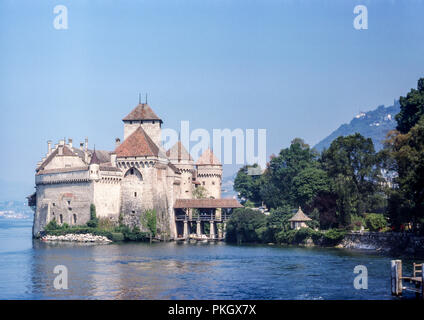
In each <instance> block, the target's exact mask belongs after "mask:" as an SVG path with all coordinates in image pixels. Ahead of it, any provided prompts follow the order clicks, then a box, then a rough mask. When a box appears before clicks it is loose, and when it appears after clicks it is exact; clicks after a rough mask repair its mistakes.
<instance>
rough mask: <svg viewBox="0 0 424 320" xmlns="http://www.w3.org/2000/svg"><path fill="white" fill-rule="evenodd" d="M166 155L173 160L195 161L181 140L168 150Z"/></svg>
mask: <svg viewBox="0 0 424 320" xmlns="http://www.w3.org/2000/svg"><path fill="white" fill-rule="evenodd" d="M166 156H167V157H168V158H169V159H171V160H188V161H193V159H192V157H191V155H190V153H189V152H188V151H187V149H186V148H185V147H184V145H183V144H182V142H181V141H178V142H177V143H176V144H174V146H173V147H172V148H170V149H169V150H168V151H166Z"/></svg>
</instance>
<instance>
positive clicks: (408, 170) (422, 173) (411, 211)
mask: <svg viewBox="0 0 424 320" xmlns="http://www.w3.org/2000/svg"><path fill="white" fill-rule="evenodd" d="M386 147H387V148H386V149H385V152H386V155H388V157H389V161H387V162H386V165H387V167H386V168H388V170H390V171H391V172H396V175H395V177H394V179H393V182H394V184H393V188H392V190H390V192H389V208H388V211H389V214H390V218H391V222H392V224H394V225H395V226H399V225H400V224H402V223H405V222H412V223H413V225H414V227H415V229H417V227H418V226H419V225H423V223H424V116H421V118H420V120H419V121H418V122H417V124H415V126H413V127H412V128H411V130H409V132H408V133H406V134H402V133H400V132H396V131H395V132H392V133H391V135H390V137H389V139H388V140H387V142H386ZM421 232H424V230H421Z"/></svg>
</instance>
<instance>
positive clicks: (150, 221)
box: [140, 209, 157, 237]
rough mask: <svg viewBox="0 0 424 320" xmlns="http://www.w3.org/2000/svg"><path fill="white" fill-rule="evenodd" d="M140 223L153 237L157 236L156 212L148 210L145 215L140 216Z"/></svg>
mask: <svg viewBox="0 0 424 320" xmlns="http://www.w3.org/2000/svg"><path fill="white" fill-rule="evenodd" d="M140 222H141V225H142V226H143V228H145V229H146V230H148V232H149V233H150V235H151V237H154V236H156V232H157V228H156V223H157V222H156V210H153V209H152V210H146V211H145V212H144V214H142V215H141V216H140Z"/></svg>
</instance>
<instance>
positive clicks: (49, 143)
mask: <svg viewBox="0 0 424 320" xmlns="http://www.w3.org/2000/svg"><path fill="white" fill-rule="evenodd" d="M51 153H52V142H51V140H49V141H47V155H50V154H51Z"/></svg>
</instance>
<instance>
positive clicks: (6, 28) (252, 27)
mask: <svg viewBox="0 0 424 320" xmlns="http://www.w3.org/2000/svg"><path fill="white" fill-rule="evenodd" d="M117 3H119V5H117ZM59 4H61V5H65V6H67V8H68V23H69V29H68V30H56V29H54V28H53V19H54V13H53V8H54V7H55V6H56V5H59ZM358 4H363V5H366V6H367V8H368V18H369V22H368V30H361V31H358V30H355V29H354V28H353V19H354V17H355V15H354V14H353V8H354V7H355V6H356V5H358ZM423 39H424V1H412V0H411V1H383V0H380V1H378V0H377V1H337V0H333V1H318V0H316V1H312V0H310V1H301V0H299V1H295V0H293V1H271V0H268V1H267V0H265V1H247V0H240V1H231V0H227V1H222V0H202V1H195V0H192V1H183V0H175V1H137V0H131V1H130V0H123V1H119V2H117V1H111V0H90V1H83V0H72V1H70V0H60V1H59V0H58V1H49V0H43V1H41V0H39V1H34V0H28V1H24V0H2V1H1V2H0V108H1V117H0V132H1V139H0V150H2V156H1V157H0V168H1V169H0V192H1V194H0V199H5V198H7V199H11V198H13V199H21V198H22V197H23V196H25V195H27V194H28V193H30V192H31V191H32V190H33V184H34V169H35V165H36V163H37V161H39V160H40V158H41V157H42V156H43V155H44V153H45V152H46V148H47V146H46V141H47V140H49V139H51V140H53V141H54V142H57V141H58V140H59V139H61V138H63V137H66V138H68V137H70V138H73V140H74V144H78V143H79V142H80V141H83V140H84V138H85V137H86V136H87V137H88V138H89V143H90V147H92V146H93V144H94V143H95V144H96V148H98V149H107V150H112V149H113V148H114V141H115V138H116V137H121V138H122V136H123V127H122V122H121V119H122V118H123V117H124V116H125V115H126V114H127V113H129V112H130V111H131V109H132V108H133V107H135V105H136V104H137V102H138V93H139V92H142V93H143V95H144V93H145V92H148V94H149V104H150V105H151V106H152V108H153V109H154V110H155V111H156V113H157V114H158V115H159V116H160V117H162V119H163V120H164V127H169V128H174V129H176V130H178V128H179V123H180V121H181V120H189V121H190V127H191V129H195V128H205V129H208V130H212V129H213V128H218V129H219V128H222V129H224V128H230V129H235V128H242V129H246V128H254V129H258V128H266V129H267V153H268V155H270V154H272V153H278V152H279V150H280V149H281V148H283V147H287V146H288V145H289V143H290V141H291V140H292V139H293V138H294V137H302V138H304V139H305V141H306V142H308V143H309V144H311V145H314V144H315V143H317V142H318V141H320V140H321V139H323V138H324V137H325V136H327V135H328V134H329V133H331V132H332V131H333V130H334V129H336V128H337V127H338V126H339V125H340V124H342V123H345V122H348V121H350V119H351V118H352V117H353V116H354V115H355V114H356V113H358V111H360V110H363V111H366V110H370V109H374V108H375V107H377V106H378V105H381V104H385V105H389V104H391V103H392V102H393V100H394V99H395V98H399V96H400V95H405V94H406V93H407V92H408V91H409V90H410V88H412V87H416V82H417V80H418V78H419V77H422V76H423V74H424V72H423V71H424V69H423V67H424V41H423ZM234 170H235V167H234V166H230V167H228V168H225V172H224V174H225V175H230V174H231V173H233V172H234Z"/></svg>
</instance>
